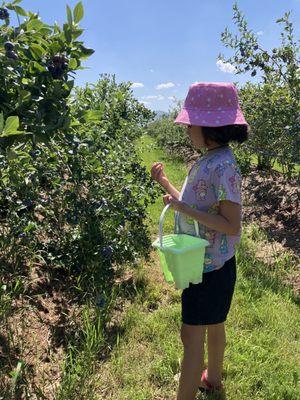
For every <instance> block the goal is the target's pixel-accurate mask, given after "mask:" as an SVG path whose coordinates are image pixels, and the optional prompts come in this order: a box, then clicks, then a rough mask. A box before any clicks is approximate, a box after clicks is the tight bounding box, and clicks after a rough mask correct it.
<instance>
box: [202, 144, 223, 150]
mask: <svg viewBox="0 0 300 400" xmlns="http://www.w3.org/2000/svg"><path fill="white" fill-rule="evenodd" d="M222 147H228V144H221V145H220V144H217V145H211V146H210V147H207V150H206V152H210V151H212V150H216V149H219V148H222Z"/></svg>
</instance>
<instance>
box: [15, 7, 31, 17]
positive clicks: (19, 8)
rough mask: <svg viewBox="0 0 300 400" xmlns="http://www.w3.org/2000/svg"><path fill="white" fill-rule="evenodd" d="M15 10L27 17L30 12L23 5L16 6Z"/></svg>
mask: <svg viewBox="0 0 300 400" xmlns="http://www.w3.org/2000/svg"><path fill="white" fill-rule="evenodd" d="M14 10H15V12H16V13H17V14H19V15H22V16H23V17H27V15H28V13H27V12H26V11H25V10H24V9H23V8H22V7H19V6H14Z"/></svg>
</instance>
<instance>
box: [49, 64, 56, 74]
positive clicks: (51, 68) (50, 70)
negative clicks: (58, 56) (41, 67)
mask: <svg viewBox="0 0 300 400" xmlns="http://www.w3.org/2000/svg"><path fill="white" fill-rule="evenodd" d="M47 68H48V71H49V72H51V73H52V72H54V71H55V67H54V65H52V64H50V65H48V67H47Z"/></svg>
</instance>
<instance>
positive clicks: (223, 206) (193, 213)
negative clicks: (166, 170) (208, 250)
mask: <svg viewBox="0 0 300 400" xmlns="http://www.w3.org/2000/svg"><path fill="white" fill-rule="evenodd" d="M164 203H165V204H168V203H171V206H172V207H173V208H174V209H175V210H177V211H179V212H181V213H183V214H186V215H188V216H189V217H191V218H193V219H195V220H196V221H199V222H200V223H201V224H202V225H205V226H207V227H208V228H210V229H213V230H215V231H218V232H221V233H225V234H227V235H238V234H239V233H240V230H241V228H242V225H241V205H240V204H238V203H235V202H233V201H228V200H222V201H220V204H219V214H217V215H216V214H210V213H207V212H205V211H200V210H196V209H195V208H192V207H190V206H189V205H188V204H187V203H185V202H184V201H179V200H177V199H175V198H174V197H173V198H172V197H171V196H170V195H168V194H166V195H165V196H164Z"/></svg>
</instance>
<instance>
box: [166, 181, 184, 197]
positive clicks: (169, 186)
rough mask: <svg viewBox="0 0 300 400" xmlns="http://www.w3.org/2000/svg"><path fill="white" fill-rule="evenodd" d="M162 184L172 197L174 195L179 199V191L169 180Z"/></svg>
mask: <svg viewBox="0 0 300 400" xmlns="http://www.w3.org/2000/svg"><path fill="white" fill-rule="evenodd" d="M162 186H163V188H164V189H165V190H166V191H167V192H168V193H169V194H170V195H171V196H172V197H175V199H176V200H178V199H179V196H180V192H178V190H177V189H176V188H175V187H174V186H173V185H172V184H171V183H170V182H169V181H168V182H167V183H165V184H163V185H162Z"/></svg>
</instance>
